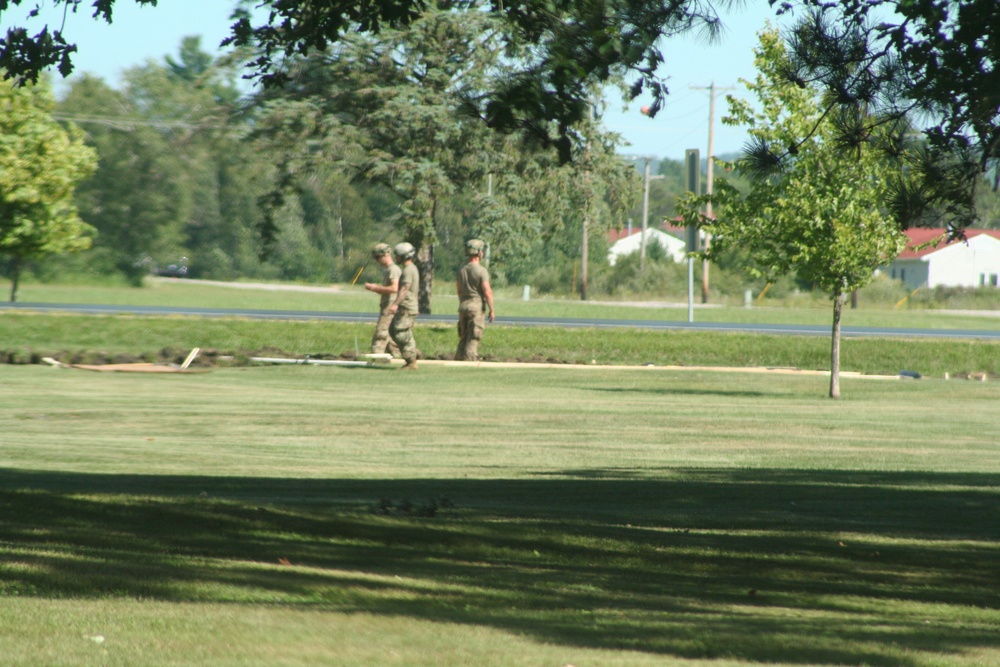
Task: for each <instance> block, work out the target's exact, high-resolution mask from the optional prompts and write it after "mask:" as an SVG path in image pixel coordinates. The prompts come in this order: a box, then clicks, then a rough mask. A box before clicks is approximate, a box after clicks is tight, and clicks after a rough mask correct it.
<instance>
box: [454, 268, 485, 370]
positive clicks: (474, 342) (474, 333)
mask: <svg viewBox="0 0 1000 667" xmlns="http://www.w3.org/2000/svg"><path fill="white" fill-rule="evenodd" d="M489 281H490V273H489V271H487V270H486V267H485V266H483V265H482V264H480V263H479V262H469V263H468V264H466V265H465V266H463V267H462V268H461V269H459V270H458V280H457V283H458V301H459V303H458V350H457V351H456V352H455V359H456V360H457V361H476V360H477V359H478V358H479V341H480V340H482V338H483V331H484V330H485V328H486V306H485V303H484V298H483V291H482V288H483V283H489Z"/></svg>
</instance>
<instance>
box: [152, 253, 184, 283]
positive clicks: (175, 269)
mask: <svg viewBox="0 0 1000 667" xmlns="http://www.w3.org/2000/svg"><path fill="white" fill-rule="evenodd" d="M153 273H154V274H156V275H158V276H163V277H165V278H185V277H187V273H188V267H187V257H181V259H180V262H178V263H177V264H167V266H166V267H164V268H157V269H156V270H155V271H153Z"/></svg>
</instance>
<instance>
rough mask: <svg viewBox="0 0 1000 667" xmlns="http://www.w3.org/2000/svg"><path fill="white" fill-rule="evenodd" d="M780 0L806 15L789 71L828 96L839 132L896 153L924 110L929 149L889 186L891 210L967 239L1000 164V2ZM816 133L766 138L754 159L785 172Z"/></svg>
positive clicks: (912, 222) (784, 7)
mask: <svg viewBox="0 0 1000 667" xmlns="http://www.w3.org/2000/svg"><path fill="white" fill-rule="evenodd" d="M769 1H770V2H771V4H772V5H779V7H780V10H779V13H794V12H795V11H799V12H801V20H800V21H799V23H798V24H797V25H796V26H795V28H794V29H793V30H792V31H791V33H790V34H789V38H788V44H789V57H788V59H787V61H786V62H785V65H784V66H783V69H782V72H781V77H782V79H784V80H786V81H789V82H792V83H794V84H796V85H798V86H807V85H808V86H815V87H816V88H817V89H818V90H820V91H821V92H822V95H823V108H824V111H825V112H826V113H827V114H828V115H829V117H831V118H833V119H836V123H835V124H834V131H833V133H832V134H831V135H830V136H831V140H834V141H836V142H838V143H840V144H841V145H843V146H845V147H854V148H859V147H862V146H864V147H865V149H866V150H875V151H878V152H880V153H882V154H883V155H884V156H886V159H888V160H890V161H895V160H897V159H898V158H899V157H900V155H901V151H903V150H905V145H906V142H907V140H908V135H909V134H910V133H912V132H913V131H914V128H913V126H912V125H911V124H910V123H909V122H908V121H907V119H908V118H909V117H911V116H912V115H914V114H916V115H919V117H921V119H922V120H923V121H924V122H925V127H924V128H923V132H924V136H925V138H926V148H925V149H924V150H923V151H921V152H911V153H910V155H909V159H910V165H909V171H910V174H911V175H912V176H913V177H912V178H909V179H907V180H906V181H903V182H900V183H899V184H897V185H896V186H895V187H893V188H891V189H890V190H889V191H888V192H887V195H888V197H889V199H888V200H887V208H888V210H889V211H890V212H891V213H892V215H893V217H894V218H895V220H896V221H897V223H898V224H899V225H901V226H902V227H904V228H906V227H909V226H918V225H920V226H946V227H948V228H949V229H950V230H951V235H952V236H961V234H962V230H963V229H965V228H966V227H968V226H970V225H971V224H973V223H974V222H975V220H976V192H977V189H978V188H980V187H982V185H983V179H982V177H981V176H982V174H983V173H984V172H987V171H989V170H990V168H991V167H992V168H995V167H996V165H997V162H998V161H1000V3H997V2H996V0H952V1H949V2H942V1H941V0H864V1H862V0H847V1H844V2H828V1H826V0H788V1H782V2H779V1H778V0H769ZM812 132H813V130H812V129H811V128H803V129H802V131H801V133H800V134H799V135H798V136H790V137H788V143H785V144H772V143H758V144H756V145H755V146H753V148H752V150H750V151H749V153H748V158H749V159H750V161H751V162H752V163H753V165H754V169H755V170H757V171H760V172H767V171H769V170H774V169H780V168H781V165H782V163H783V162H785V161H788V160H792V161H794V160H795V159H796V158H795V149H796V148H797V147H798V146H799V144H800V143H801V142H803V141H809V140H810V137H811V134H812ZM993 187H994V189H996V187H997V181H994V185H993Z"/></svg>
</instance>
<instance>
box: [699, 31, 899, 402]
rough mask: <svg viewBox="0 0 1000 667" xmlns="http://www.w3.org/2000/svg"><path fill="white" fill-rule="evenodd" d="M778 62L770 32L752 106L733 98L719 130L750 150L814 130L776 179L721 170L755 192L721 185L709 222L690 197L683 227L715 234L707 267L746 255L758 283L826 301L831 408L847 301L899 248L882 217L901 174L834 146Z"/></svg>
mask: <svg viewBox="0 0 1000 667" xmlns="http://www.w3.org/2000/svg"><path fill="white" fill-rule="evenodd" d="M785 59H786V54H785V51H784V48H783V46H782V44H781V42H780V40H779V38H778V34H777V31H765V32H764V33H762V34H761V38H760V47H759V48H758V50H757V51H756V61H755V62H756V65H757V69H758V72H759V74H758V76H757V78H756V80H755V81H753V82H748V81H744V82H743V83H744V84H745V85H746V88H747V90H748V91H749V92H750V93H751V94H752V95H753V96H754V97H755V98H756V99H757V102H758V106H757V107H755V106H754V105H753V104H751V103H750V102H748V101H746V100H736V99H734V98H732V97H730V99H729V107H730V113H729V116H728V117H726V118H725V119H724V122H726V123H728V124H733V125H746V126H748V127H749V132H750V134H751V136H752V141H753V142H755V143H757V144H761V145H771V144H773V145H782V146H788V145H791V144H792V143H793V142H794V140H795V139H798V138H799V137H802V136H806V135H808V134H810V133H809V132H808V131H806V130H807V129H809V128H815V131H814V132H812V133H811V139H809V140H808V141H806V142H805V143H802V144H801V145H799V146H798V148H797V154H796V155H795V159H794V160H791V161H789V162H788V163H787V164H786V165H785V167H784V168H783V169H780V170H778V171H776V172H768V173H766V174H761V173H758V172H755V171H754V169H753V168H752V163H751V162H750V161H748V160H746V159H740V160H736V161H735V162H733V163H727V164H725V165H724V166H725V167H726V168H727V169H731V170H733V171H735V172H736V173H737V174H743V175H747V176H750V177H751V182H752V187H751V188H750V190H749V192H747V193H745V194H744V193H741V192H739V191H738V190H737V189H736V188H734V187H733V186H732V185H730V184H729V183H727V182H726V181H725V179H721V180H720V182H719V183H718V184H717V186H716V189H715V193H713V195H711V202H712V205H713V207H714V209H715V212H716V216H717V217H716V219H714V220H709V219H706V218H704V217H703V216H701V215H700V214H699V213H698V210H699V208H700V207H701V206H702V205H704V203H705V202H706V201H708V197H699V198H696V197H693V196H692V197H688V198H687V199H686V200H685V203H684V205H683V207H682V208H683V210H684V215H685V217H686V219H687V220H688V222H689V223H690V224H698V225H701V226H702V227H703V228H704V229H705V230H706V231H708V232H710V233H711V234H712V246H711V249H709V250H708V251H707V253H706V254H707V256H708V257H709V258H715V257H716V256H718V255H719V254H720V253H724V252H726V250H728V249H729V248H745V249H746V250H748V251H749V252H750V255H751V258H752V262H753V264H752V265H751V266H750V267H749V269H750V271H751V272H752V273H754V274H755V275H757V276H763V277H766V278H770V277H773V276H777V275H781V274H788V273H795V274H797V275H798V277H799V279H800V280H803V281H805V282H807V283H809V284H811V285H813V286H814V287H816V288H818V289H821V290H823V291H824V292H826V293H827V294H829V295H830V296H831V298H832V299H833V332H832V343H831V355H830V397H831V398H837V397H839V396H840V323H841V313H842V308H843V304H844V300H845V298H846V297H847V296H848V295H849V294H850V293H851V292H852V291H853V290H855V289H858V288H861V287H863V286H864V285H866V284H867V283H868V282H870V281H871V280H872V278H873V276H874V272H875V270H876V269H877V268H878V267H879V266H884V265H885V264H887V263H888V262H890V261H891V260H892V259H893V258H895V257H896V255H898V254H899V252H900V251H901V250H902V249H903V247H904V246H905V239H906V236H905V234H904V233H903V230H902V229H900V226H899V224H898V223H896V222H895V221H894V220H893V218H892V217H891V216H890V215H888V214H887V212H886V211H885V210H884V209H883V203H884V202H885V201H886V193H887V188H890V187H894V186H898V183H899V179H901V178H905V172H904V171H902V170H901V169H897V168H894V167H893V166H891V165H887V164H886V163H885V162H884V161H882V160H880V159H879V156H878V154H876V153H875V152H874V151H867V150H865V149H864V148H863V147H862V148H860V149H859V148H856V147H852V148H849V149H845V148H843V147H842V146H841V145H840V144H838V143H837V142H836V141H835V140H834V138H833V137H834V132H833V130H834V124H835V121H836V119H835V118H833V117H831V116H830V115H824V114H823V113H822V112H821V109H822V105H821V104H820V99H819V98H818V95H817V94H816V92H815V91H813V90H812V89H810V88H809V87H808V86H805V87H800V86H796V85H793V84H789V83H787V82H786V81H787V80H786V79H784V78H782V76H781V75H780V72H781V71H782V68H783V67H784V66H785V64H786V61H785Z"/></svg>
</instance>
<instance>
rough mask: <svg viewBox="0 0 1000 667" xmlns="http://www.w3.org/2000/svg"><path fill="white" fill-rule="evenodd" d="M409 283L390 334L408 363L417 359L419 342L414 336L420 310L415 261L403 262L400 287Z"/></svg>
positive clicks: (418, 279)
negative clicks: (414, 327) (414, 323)
mask: <svg viewBox="0 0 1000 667" xmlns="http://www.w3.org/2000/svg"><path fill="white" fill-rule="evenodd" d="M407 285H408V286H409V288H410V289H409V291H408V292H407V293H406V296H405V297H404V298H403V301H402V302H400V304H399V307H398V308H397V310H396V314H395V315H394V316H393V318H392V322H391V323H390V324H389V335H390V336H392V340H393V341H395V343H396V345H398V346H399V354H400V356H401V357H403V359H404V360H406V363H407V364H412V363H414V362H416V359H417V342H416V340H414V338H413V321H414V320H415V319H416V317H417V314H418V313H419V312H420V308H419V305H418V304H419V299H418V296H419V293H420V272H419V271H418V270H417V266H416V265H415V264H414V263H413V262H407V263H405V264H403V266H402V272H401V274H400V277H399V289H400V290H402V289H403V287H405V286H407Z"/></svg>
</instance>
